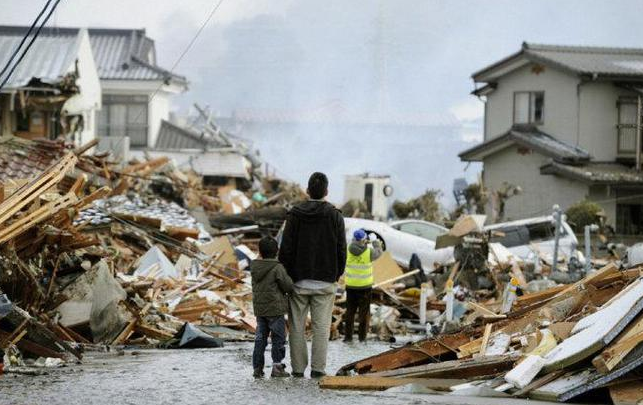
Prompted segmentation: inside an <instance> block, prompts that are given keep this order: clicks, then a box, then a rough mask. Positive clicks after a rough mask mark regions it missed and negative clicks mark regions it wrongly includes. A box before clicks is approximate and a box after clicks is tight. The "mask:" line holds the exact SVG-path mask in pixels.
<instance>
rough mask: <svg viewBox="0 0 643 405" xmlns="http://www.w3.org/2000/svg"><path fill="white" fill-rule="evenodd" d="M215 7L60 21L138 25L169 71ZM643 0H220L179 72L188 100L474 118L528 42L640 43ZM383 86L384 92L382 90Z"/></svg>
mask: <svg viewBox="0 0 643 405" xmlns="http://www.w3.org/2000/svg"><path fill="white" fill-rule="evenodd" d="M0 3H4V4H3V6H2V12H1V13H0V22H1V23H3V24H22V25H24V24H28V23H29V22H30V21H31V20H32V19H33V18H34V16H35V15H36V14H37V11H38V9H39V8H40V7H41V6H42V4H44V3H45V1H44V0H21V1H16V0H0ZM215 3H217V1H212V0H207V1H206V0H188V1H180V2H179V1H174V0H156V1H153V0H146V1H144V0H110V1H99V0H93V1H90V0H62V2H61V4H60V6H59V8H58V11H57V12H56V14H55V17H54V18H53V21H52V23H53V24H54V25H58V26H101V27H130V28H132V27H135V28H145V29H147V31H148V33H149V35H150V36H151V37H152V38H154V39H155V40H156V44H157V51H158V58H159V60H160V62H161V64H162V65H163V66H165V67H168V68H169V67H171V66H172V65H173V64H174V62H175V61H176V59H177V58H178V55H180V53H181V51H182V50H183V49H184V48H185V46H187V44H188V43H189V41H190V39H191V38H192V36H193V35H194V33H195V32H196V30H197V29H198V27H199V25H200V24H201V23H202V22H203V21H204V19H205V18H206V16H207V14H208V13H209V11H210V10H211V9H212V7H213V5H214V4H215ZM642 12H643V2H641V1H625V0H623V1H615V0H611V1H591V0H578V1H560V0H556V1H545V0H540V1H520V0H508V1H493V0H480V1H474V0H448V1H447V0H388V1H387V0H381V1H379V2H378V1H377V0H361V1H350V0H324V1H313V0H298V1H293V0H224V1H223V3H222V5H221V7H220V8H219V10H218V11H217V13H216V14H215V16H214V17H213V19H212V20H211V21H210V23H209V25H208V27H207V28H206V30H205V31H204V32H203V33H202V35H201V36H200V37H199V38H198V40H197V42H196V43H195V45H194V47H193V48H192V49H191V50H190V52H189V53H188V54H187V55H186V57H185V58H184V59H183V60H182V61H181V63H180V64H179V66H178V67H177V69H176V70H177V72H178V73H181V74H185V75H187V76H188V78H189V79H190V81H191V83H192V85H191V88H192V90H191V92H190V93H188V94H187V95H185V96H184V97H182V99H181V100H180V103H183V104H186V103H187V100H190V101H199V102H203V103H205V104H209V105H212V106H213V107H215V108H217V109H218V110H220V111H222V112H228V111H230V110H232V109H234V108H298V109H299V108H309V107H314V106H318V105H323V104H325V103H328V102H329V101H333V100H339V101H340V102H341V103H342V104H343V105H344V106H346V107H347V108H349V109H350V110H354V111H368V110H370V109H371V108H372V107H373V106H377V105H378V102H379V100H380V99H382V96H381V95H382V94H384V97H383V99H384V100H385V104H386V105H385V107H386V109H387V111H391V112H400V113H409V114H410V113H423V114H432V115H439V114H449V113H455V115H456V116H457V117H458V118H464V119H467V118H476V117H479V116H480V115H481V114H482V109H481V104H480V103H479V102H478V101H477V100H475V98H473V97H472V96H470V95H469V92H470V91H471V89H472V83H471V80H470V75H471V73H472V72H473V71H475V70H477V69H479V68H481V67H483V66H485V65H486V64H488V63H490V62H493V61H495V60H497V59H499V58H501V57H503V56H506V55H507V54H509V53H511V52H515V51H516V50H518V49H519V47H520V44H521V42H522V41H525V40H527V41H532V42H543V43H562V44H585V45H616V46H643V44H642V43H641V42H642V40H641V38H642V36H641V35H639V34H640V31H641V28H640V16H641V14H642ZM382 89H384V90H382Z"/></svg>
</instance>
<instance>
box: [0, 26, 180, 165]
mask: <svg viewBox="0 0 643 405" xmlns="http://www.w3.org/2000/svg"><path fill="white" fill-rule="evenodd" d="M28 29H29V27H18V26H0V35H1V36H2V39H0V41H2V42H0V49H1V50H2V55H3V56H2V57H0V59H2V58H8V57H9V55H10V54H11V52H12V51H13V49H14V48H15V47H16V46H17V44H18V42H19V41H20V39H22V36H23V35H24V34H25V33H26V32H27V30H28ZM76 39H77V40H78V41H79V46H77V48H75V47H74V44H75V42H74V40H76ZM77 53H78V54H77ZM77 57H78V58H77ZM75 59H78V61H79V62H78V63H77V69H78V77H79V78H78V80H77V81H76V84H75V86H76V87H78V88H80V93H81V94H82V95H83V96H84V97H89V96H92V97H94V98H96V97H97V98H98V102H97V103H96V105H95V106H94V108H93V109H92V110H87V111H84V113H85V116H84V122H85V123H86V124H85V128H87V129H86V132H87V133H88V134H91V136H92V137H93V136H94V135H93V134H95V135H96V136H97V137H99V138H100V139H101V144H100V145H99V149H103V150H108V149H109V150H112V151H113V152H114V153H115V154H116V155H117V156H119V157H124V156H127V154H128V153H129V149H130V148H131V149H145V148H149V147H153V146H154V144H155V143H156V136H157V134H158V132H159V129H160V127H161V121H162V120H167V119H169V115H170V101H171V97H172V96H173V95H175V94H179V93H182V92H184V91H186V90H187V80H186V79H185V77H183V76H180V75H176V74H172V73H170V72H169V71H167V70H166V69H163V68H161V67H160V66H158V64H157V62H156V46H155V44H154V41H153V40H152V39H151V38H149V37H148V36H147V35H146V33H145V30H144V29H111V28H89V29H81V28H60V27H50V28H48V27H45V28H43V29H42V31H41V33H40V36H39V37H38V39H37V40H36V41H35V42H34V47H32V49H31V50H30V52H28V54H27V57H26V58H25V59H24V60H23V62H22V63H21V65H20V67H19V68H18V70H17V71H16V73H15V74H14V76H13V77H12V79H11V82H14V83H15V85H14V86H10V87H13V88H12V89H9V90H7V91H12V92H13V94H14V95H17V94H18V93H17V91H16V86H19V87H24V86H26V84H27V83H29V81H30V80H31V78H32V77H36V78H38V77H41V76H42V78H40V81H42V82H44V83H46V84H47V85H49V86H51V82H52V81H60V80H59V79H60V78H61V77H60V76H61V74H62V75H63V76H64V74H66V73H68V68H69V63H70V62H73V61H74V60H75ZM3 63H4V62H3ZM72 67H73V66H72ZM21 69H23V72H22V73H20V72H19V71H20V70H21ZM84 69H86V70H88V72H87V73H83V72H82V70H84ZM91 70H93V72H91ZM19 78H22V79H19ZM90 79H91V87H90ZM31 84H33V83H31ZM61 85H62V84H61ZM68 87H69V86H68ZM72 87H73V86H72ZM29 88H30V89H31V88H32V87H29ZM71 89H72V88H70V90H71ZM32 91H33V90H32ZM61 91H68V90H67V88H65V89H61ZM76 91H78V89H76ZM30 94H32V95H33V93H30ZM13 101H14V103H11V100H9V102H10V106H13V105H15V104H16V103H18V102H19V99H18V98H17V97H14V100H13ZM83 105H84V104H83ZM18 106H19V104H18ZM101 106H102V108H101ZM67 114H69V113H67ZM39 117H40V115H39V114H36V115H35V118H34V120H35V122H34V123H33V128H32V129H31V131H33V132H36V133H39V132H43V131H44V129H43V128H41V127H42V125H40V124H38V123H39V122H41V121H40V120H39ZM46 119H47V118H45V120H46ZM25 120H27V119H26V118H24V119H23V121H25ZM27 124H28V123H27V122H19V123H17V124H15V123H14V124H13V125H14V127H16V126H17V127H18V128H19V130H18V131H17V132H24V131H21V130H20V129H22V128H26V127H27ZM39 125H40V126H39ZM52 130H53V131H55V130H56V129H55V128H52ZM27 132H29V131H27ZM54 134H56V132H54ZM82 140H83V142H87V141H88V140H90V138H83V139H82ZM81 143H82V142H81Z"/></svg>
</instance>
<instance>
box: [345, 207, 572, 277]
mask: <svg viewBox="0 0 643 405" xmlns="http://www.w3.org/2000/svg"><path fill="white" fill-rule="evenodd" d="M344 223H345V225H346V239H347V240H348V241H350V238H351V237H352V235H353V231H355V230H356V229H359V228H362V229H364V230H365V231H366V232H367V233H373V234H375V236H376V237H377V238H378V239H380V240H381V241H382V242H383V246H384V250H387V251H389V252H390V253H391V255H392V256H393V258H394V259H395V261H397V262H398V263H400V264H401V265H406V264H408V262H409V260H410V258H411V255H412V254H413V253H416V254H417V255H418V256H419V257H420V260H421V261H422V263H424V264H425V265H426V268H427V269H429V271H430V269H431V268H432V267H433V266H434V265H436V264H437V265H444V264H450V263H453V262H454V261H455V258H454V250H453V247H452V246H448V247H440V244H438V248H436V240H437V239H438V237H439V236H441V235H445V234H447V233H448V232H449V230H448V229H447V228H445V227H443V226H441V225H438V224H434V223H432V222H427V221H421V220H412V219H411V220H400V221H393V222H390V223H385V222H378V221H372V220H368V219H360V218H345V219H344ZM555 230H556V225H555V219H554V217H553V216H551V215H550V216H542V217H535V218H527V219H521V220H517V221H510V222H503V223H499V224H492V225H485V226H484V228H483V231H484V232H485V233H490V239H489V241H490V242H492V243H500V244H501V245H503V246H504V247H506V248H507V249H508V251H509V252H511V253H512V254H513V255H515V256H516V257H518V258H520V259H522V260H527V261H533V259H534V258H535V257H536V256H542V257H544V258H546V259H548V261H551V260H552V258H553V252H554V243H555ZM558 243H559V250H558V257H559V258H560V259H562V260H564V261H566V260H568V259H570V258H578V257H579V255H580V252H578V251H577V247H578V239H576V235H574V232H573V231H572V229H571V227H570V226H569V224H568V223H567V222H566V221H565V218H564V217H563V219H562V221H561V229H560V235H559V241H558Z"/></svg>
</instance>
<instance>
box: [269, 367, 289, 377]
mask: <svg viewBox="0 0 643 405" xmlns="http://www.w3.org/2000/svg"><path fill="white" fill-rule="evenodd" d="M270 376H271V377H290V374H288V373H287V372H286V366H285V365H283V364H273V365H272V373H271V374H270Z"/></svg>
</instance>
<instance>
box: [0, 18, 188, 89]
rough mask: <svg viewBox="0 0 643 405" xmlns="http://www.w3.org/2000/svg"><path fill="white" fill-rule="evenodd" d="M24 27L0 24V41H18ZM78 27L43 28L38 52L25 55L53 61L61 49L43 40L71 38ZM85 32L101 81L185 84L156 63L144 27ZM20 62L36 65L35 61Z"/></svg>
mask: <svg viewBox="0 0 643 405" xmlns="http://www.w3.org/2000/svg"><path fill="white" fill-rule="evenodd" d="M28 29H29V27H21V26H0V44H1V43H2V41H5V38H17V39H18V41H19V40H20V39H22V36H23V35H24V34H25V33H26V32H27V30H28ZM80 30H81V29H80V28H59V27H55V28H54V27H44V28H43V29H42V30H41V32H40V35H39V36H38V39H37V40H36V41H35V42H34V46H36V45H37V44H38V46H39V48H38V49H39V50H40V52H34V51H35V50H36V49H34V48H32V49H31V51H30V52H28V53H27V55H28V57H29V55H30V54H31V55H32V57H34V58H39V59H40V60H42V61H49V62H51V61H52V60H53V61H55V60H56V59H57V58H60V57H61V56H60V55H59V54H60V53H61V49H60V48H58V47H56V46H55V45H53V43H52V42H47V41H43V39H45V38H47V39H49V41H64V40H65V39H67V40H68V39H69V38H71V37H74V38H75V37H76V36H77V35H78V33H79V31H80ZM88 31H89V40H90V43H91V46H92V52H93V54H94V60H95V62H96V68H97V70H98V74H99V77H100V79H101V80H163V81H165V82H166V83H168V84H169V83H174V84H177V85H179V86H183V87H185V86H187V80H186V78H185V77H184V76H180V75H177V74H174V73H172V72H170V71H168V70H166V69H163V68H161V67H160V66H158V65H157V64H156V48H155V46H154V41H153V40H152V39H151V38H149V37H147V35H146V34H145V30H144V29H112V28H90V29H89V30H88ZM16 44H17V42H16ZM13 49H14V47H9V48H3V47H1V46H0V51H3V50H5V51H7V50H13ZM43 52H44V53H43ZM9 54H10V53H9V52H2V53H0V60H1V59H2V58H3V57H8V55H9ZM23 62H27V61H26V60H25V61H23ZM23 64H24V65H32V64H33V65H35V66H40V65H39V64H38V63H23Z"/></svg>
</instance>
